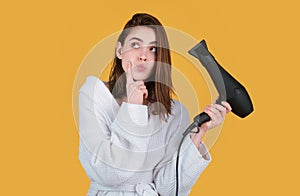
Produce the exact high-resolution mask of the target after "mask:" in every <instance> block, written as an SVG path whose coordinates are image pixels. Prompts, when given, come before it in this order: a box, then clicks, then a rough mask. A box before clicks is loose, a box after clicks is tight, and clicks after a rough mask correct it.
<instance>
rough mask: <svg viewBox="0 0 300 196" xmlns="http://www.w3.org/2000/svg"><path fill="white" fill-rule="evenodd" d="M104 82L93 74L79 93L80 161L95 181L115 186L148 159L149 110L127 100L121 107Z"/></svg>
mask: <svg viewBox="0 0 300 196" xmlns="http://www.w3.org/2000/svg"><path fill="white" fill-rule="evenodd" d="M100 82H101V81H98V80H95V78H91V77H90V78H88V79H87V81H86V82H85V83H84V85H83V86H82V87H81V89H80V92H79V134H80V145H79V160H80V162H81V164H82V166H83V168H84V169H85V171H86V173H87V175H88V176H89V178H90V179H91V180H92V181H96V182H97V183H99V184H103V185H107V186H112V187H113V186H118V185H119V184H122V183H124V182H125V181H126V179H127V178H129V177H130V176H131V175H133V174H132V172H126V171H129V170H131V169H134V168H140V167H142V165H143V164H144V162H145V157H146V153H145V151H146V149H145V148H146V147H147V146H146V144H147V140H148V138H149V137H148V136H147V131H146V130H147V126H148V110H147V107H146V106H142V105H134V104H126V103H123V104H122V105H121V107H120V108H118V107H119V106H118V105H117V103H116V102H115V100H113V97H112V96H111V95H108V94H107V92H106V91H103V88H106V87H105V86H103V85H104V84H103V83H102V84H101V83H100ZM105 90H107V89H105ZM124 160H126V161H124ZM120 170H123V171H124V172H121V173H120V172H118V171H120Z"/></svg>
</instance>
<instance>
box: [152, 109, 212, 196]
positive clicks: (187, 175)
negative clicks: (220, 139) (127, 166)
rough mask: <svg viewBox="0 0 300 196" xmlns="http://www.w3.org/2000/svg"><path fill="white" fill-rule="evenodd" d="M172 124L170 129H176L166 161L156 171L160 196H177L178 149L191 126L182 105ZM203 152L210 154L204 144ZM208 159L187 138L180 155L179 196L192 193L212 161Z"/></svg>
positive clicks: (171, 138)
mask: <svg viewBox="0 0 300 196" xmlns="http://www.w3.org/2000/svg"><path fill="white" fill-rule="evenodd" d="M178 108H179V110H180V111H178ZM170 124H171V127H170V129H174V132H173V131H172V133H173V134H172V137H170V142H169V145H168V146H169V148H168V149H167V151H166V156H165V159H164V160H163V161H161V162H160V163H159V165H157V167H156V168H155V170H154V183H155V186H156V188H157V190H158V193H159V194H160V195H175V189H176V157H177V149H178V146H179V143H180V140H181V139H182V133H183V132H184V131H185V130H186V128H187V127H188V125H189V124H190V119H189V114H188V112H187V110H186V109H185V107H184V106H182V105H181V104H180V107H177V109H176V108H175V115H174V119H172V122H170ZM201 150H205V151H207V152H208V150H207V148H206V146H205V145H204V144H203V143H202V144H201ZM207 157H208V159H207V160H206V159H204V158H203V157H202V155H201V154H200V152H199V151H198V148H197V147H196V146H195V145H194V144H193V142H192V140H191V139H190V137H189V136H186V137H185V139H184V141H183V144H182V146H181V150H180V155H179V189H178V190H179V195H182V196H183V195H184V196H185V195H188V194H189V193H190V191H191V188H192V186H193V185H194V184H195V182H196V181H197V179H198V178H199V176H200V175H201V173H202V172H203V170H204V169H205V168H206V167H207V166H208V164H209V162H210V161H211V157H210V155H209V153H208V154H207Z"/></svg>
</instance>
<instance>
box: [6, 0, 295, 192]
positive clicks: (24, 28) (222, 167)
mask: <svg viewBox="0 0 300 196" xmlns="http://www.w3.org/2000/svg"><path fill="white" fill-rule="evenodd" d="M299 8H300V6H299V3H297V1H296V0H294V1H292V0H286V1H275V0H273V1H271V0H268V1H261V0H252V1H238V0H227V1H221V0H219V1H216V0H214V1H208V0H207V1H200V0H181V1H179V0H172V1H171V0H151V1H150V0H122V1H100V0H97V1H95V0H94V1H75V0H73V1H55V0H54V1H47V2H46V1H37V0H36V1H33V0H28V1H10V2H8V1H7V2H1V6H0V21H1V22H0V26H1V30H0V33H1V36H0V41H1V42H0V47H1V51H0V52H1V61H0V62H1V72H0V73H1V77H0V80H1V102H0V103H1V107H0V111H1V121H0V122H1V123H0V130H1V137H0V138H1V139H0V145H1V146H0V157H1V162H0V164H1V167H0V176H1V188H0V195H85V194H86V192H87V190H88V186H89V181H88V178H87V176H86V174H85V172H84V171H83V169H82V167H81V165H80V163H79V161H78V132H77V129H76V125H75V122H74V118H73V113H72V93H73V92H72V89H73V82H74V78H75V76H76V73H77V70H78V68H79V66H80V64H81V62H82V60H83V59H84V57H85V56H86V54H87V53H88V52H89V51H90V49H91V48H92V47H93V46H95V44H96V43H98V42H99V41H100V40H102V39H104V38H105V37H107V36H109V35H110V34H112V33H114V32H117V31H119V30H121V28H122V27H123V26H124V24H125V22H126V21H127V20H128V19H129V18H130V16H131V15H132V14H134V13H136V12H148V13H151V14H153V15H155V16H156V17H157V18H159V19H160V21H161V22H162V23H163V24H164V25H167V26H169V27H174V28H177V29H181V30H182V31H185V32H187V33H188V34H190V35H192V36H193V37H195V38H196V39H199V40H200V39H203V38H205V39H206V40H207V41H208V44H209V48H210V49H211V51H212V52H213V54H215V56H216V57H217V59H218V60H219V62H220V63H221V64H222V65H224V67H225V68H226V69H227V70H229V71H230V72H231V73H233V75H234V76H236V78H237V79H238V80H240V81H241V82H242V83H243V84H244V85H245V87H246V88H247V90H248V91H249V93H250V96H251V97H252V99H253V103H254V107H255V111H254V113H253V114H251V115H250V116H249V117H247V118H245V119H242V120H241V119H239V118H238V117H236V116H234V115H233V114H230V115H228V116H227V117H226V121H225V123H224V125H223V129H222V132H221V134H220V137H219V138H218V141H217V142H216V143H215V145H214V146H213V148H212V149H211V154H212V156H213V161H212V163H211V165H209V167H208V168H207V169H206V170H205V171H204V173H203V174H202V176H201V177H200V179H199V180H198V181H197V183H196V185H195V186H194V188H193V189H192V194H191V195H221V194H222V195H237V196H239V195H251V196H253V195H299V194H300V190H299V176H300V172H299V171H300V169H299V165H300V158H299V157H298V156H299V150H300V148H299V147H300V144H299V138H300V137H299V136H300V129H299V123H298V122H299V120H298V117H299V109H300V108H299V103H298V101H299V99H300V97H299V87H298V86H299V85H298V84H299V66H300V64H299V58H300V55H299V45H300V42H299V41H300V39H299V35H300V28H299V19H300V14H299ZM99 58H101V57H99ZM185 71H186V72H187V74H188V73H190V72H192V70H189V69H188V70H185ZM204 85H205V84H204ZM208 93H209V92H208V90H207V89H205V87H203V89H202V91H201V94H200V95H201V96H202V95H203V96H204V97H205V96H206V97H207V94H208ZM207 100H209V99H207ZM204 103H206V102H205V101H204V102H203V104H204ZM204 105H205V104H204ZM204 105H201V106H202V107H204Z"/></svg>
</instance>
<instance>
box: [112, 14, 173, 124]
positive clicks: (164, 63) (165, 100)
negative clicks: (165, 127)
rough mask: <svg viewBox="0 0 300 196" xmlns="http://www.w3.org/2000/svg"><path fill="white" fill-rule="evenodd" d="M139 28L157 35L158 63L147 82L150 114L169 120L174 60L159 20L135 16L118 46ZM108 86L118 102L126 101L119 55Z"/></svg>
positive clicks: (142, 15) (129, 22) (115, 60)
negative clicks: (131, 29)
mask: <svg viewBox="0 0 300 196" xmlns="http://www.w3.org/2000/svg"><path fill="white" fill-rule="evenodd" d="M136 26H147V27H149V28H152V29H153V30H154V32H155V35H156V41H157V49H156V63H155V66H154V71H153V73H152V75H151V76H150V78H149V80H148V81H145V85H146V87H147V90H148V97H147V100H148V102H149V103H150V108H151V111H150V112H151V113H152V114H157V115H159V116H160V118H161V119H163V120H166V119H167V116H168V115H169V114H171V104H172V103H171V102H172V98H171V95H172V93H173V92H174V91H173V84H172V79H171V57H170V50H169V42H168V38H167V34H166V32H165V29H164V28H163V26H162V24H161V23H160V22H159V20H158V19H156V18H155V17H153V16H151V15H149V14H145V13H138V14H135V15H133V16H132V18H131V19H130V20H129V21H128V22H127V23H126V25H125V27H124V29H123V31H122V32H121V34H120V36H119V38H118V42H120V43H121V45H122V46H123V44H124V41H125V39H126V37H127V36H128V34H129V33H130V28H132V27H136ZM108 84H109V90H110V91H111V93H112V94H113V96H114V97H115V98H123V97H124V96H126V77H125V74H124V70H123V68H122V60H121V59H119V58H118V57H117V56H116V54H115V57H114V60H113V62H112V68H111V70H110V75H109V81H108ZM155 102H158V103H160V104H155V106H154V107H151V104H152V103H155ZM161 104H162V105H161ZM162 106H163V107H162Z"/></svg>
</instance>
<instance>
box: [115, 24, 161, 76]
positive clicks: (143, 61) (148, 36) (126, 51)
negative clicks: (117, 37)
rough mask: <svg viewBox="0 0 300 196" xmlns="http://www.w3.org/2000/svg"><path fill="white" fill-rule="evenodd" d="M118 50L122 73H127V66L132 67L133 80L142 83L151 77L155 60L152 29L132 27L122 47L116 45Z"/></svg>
mask: <svg viewBox="0 0 300 196" xmlns="http://www.w3.org/2000/svg"><path fill="white" fill-rule="evenodd" d="M118 49H119V54H118V57H119V58H120V59H122V67H123V69H124V71H125V72H127V69H128V66H129V64H131V65H132V68H131V71H132V76H133V79H134V80H143V81H144V80H146V79H148V78H149V77H150V76H151V74H152V72H153V69H154V65H155V60H156V36H155V32H154V30H153V29H151V28H149V27H142V26H140V27H133V28H132V29H131V30H130V33H129V34H128V36H127V37H126V39H125V41H124V44H123V46H121V44H120V43H118V46H117V50H118Z"/></svg>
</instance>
